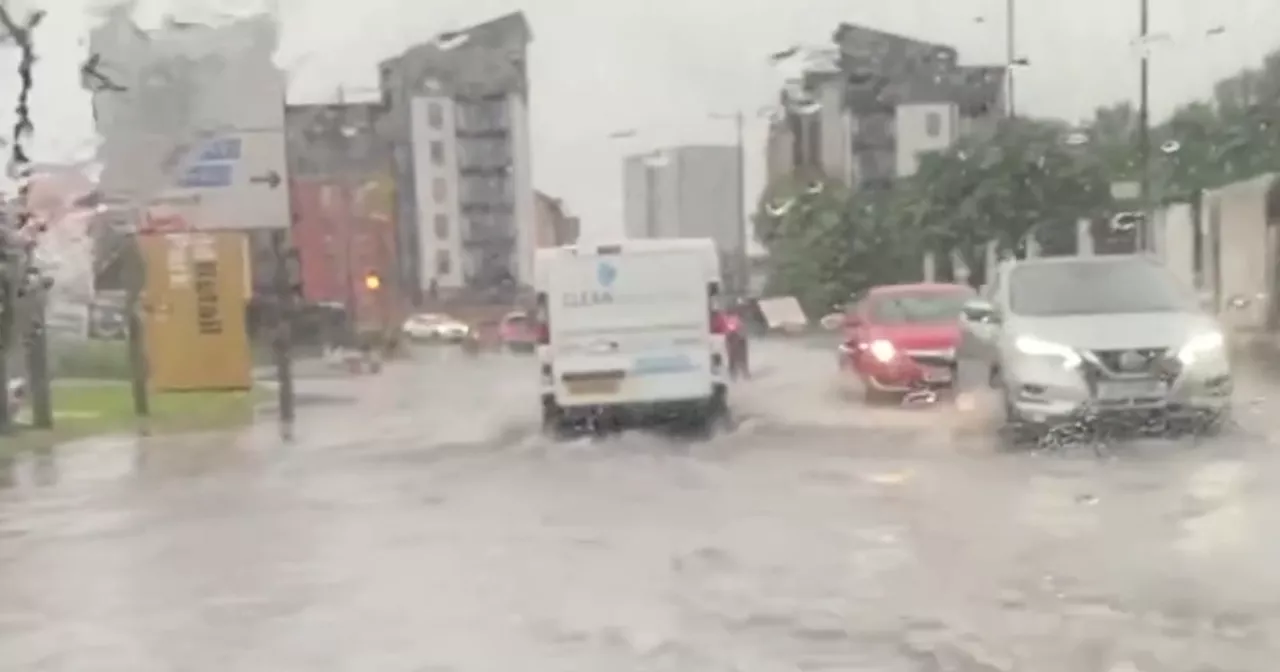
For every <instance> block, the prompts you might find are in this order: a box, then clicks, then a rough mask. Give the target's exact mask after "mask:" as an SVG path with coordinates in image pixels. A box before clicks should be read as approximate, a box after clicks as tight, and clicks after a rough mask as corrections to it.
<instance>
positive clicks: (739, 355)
mask: <svg viewBox="0 0 1280 672" xmlns="http://www.w3.org/2000/svg"><path fill="white" fill-rule="evenodd" d="M724 319H725V349H726V350H727V351H728V353H727V354H728V355H729V375H730V376H732V377H733V378H737V377H738V376H740V375H741V376H743V377H746V378H750V377H751V366H750V358H749V348H748V345H747V327H746V324H745V323H744V322H743V320H742V318H741V317H740V316H739V315H738V314H737V311H736V310H731V311H726V312H725V315H724Z"/></svg>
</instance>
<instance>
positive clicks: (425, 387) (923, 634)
mask: <svg viewBox="0 0 1280 672" xmlns="http://www.w3.org/2000/svg"><path fill="white" fill-rule="evenodd" d="M459 354H460V353H459ZM752 357H753V363H754V365H755V367H756V374H757V375H756V377H755V378H754V379H752V380H751V381H748V382H744V383H741V384H739V385H737V386H736V387H735V389H734V390H733V393H732V403H733V406H734V410H735V414H736V416H737V418H738V420H739V422H738V424H737V426H736V428H734V429H732V430H727V431H724V432H722V433H720V434H718V435H716V436H714V437H712V438H711V439H707V440H699V441H693V440H690V439H687V438H680V437H672V436H666V435H662V434H659V433H653V432H645V431H631V432H625V433H623V434H620V435H618V436H614V437H608V438H605V439H602V440H590V439H581V440H571V441H565V442H551V441H548V440H546V439H544V438H542V437H541V436H540V434H539V432H538V431H537V406H536V388H535V381H536V369H535V365H534V363H533V362H532V361H531V360H530V359H528V358H521V357H514V356H501V355H493V356H486V357H481V358H478V359H470V358H467V357H465V356H456V357H455V356H451V355H450V354H449V353H447V352H444V351H439V352H433V353H432V354H431V355H424V356H422V357H419V358H416V359H414V360H413V361H412V362H407V363H402V364H397V365H394V366H391V367H389V368H388V369H387V370H386V371H385V372H384V373H383V374H381V375H379V376H365V377H357V378H348V379H345V380H339V379H324V378H315V379H308V380H305V381H303V380H301V379H300V388H299V389H300V392H301V391H304V390H305V391H309V392H315V393H320V392H324V391H326V390H328V391H335V390H338V389H342V390H344V392H343V397H344V399H345V401H344V403H341V404H333V405H327V406H323V405H322V406H305V407H301V408H300V409H299V416H298V426H297V436H296V440H295V441H294V442H292V443H282V442H281V441H280V440H279V439H278V437H277V435H276V431H275V427H274V424H273V423H271V422H269V421H264V422H263V423H261V424H260V425H258V426H255V427H253V428H251V429H249V430H246V431H244V432H239V433H236V434H216V435H205V436H191V437H181V438H168V439H163V440H161V439H150V440H146V441H139V440H136V439H128V438H118V439H109V440H93V441H85V442H80V443H79V444H76V445H70V446H65V447H63V448H62V449H60V450H58V451H56V452H55V453H52V454H49V455H42V456H28V457H25V458H23V459H21V460H19V461H18V462H16V463H15V464H13V465H11V466H10V468H9V469H7V470H6V472H5V473H6V474H7V477H8V485H7V487H5V488H4V489H0V568H2V569H0V669H5V670H40V671H45V670H48V671H58V672H61V671H63V670H66V671H68V672H70V671H71V670H75V671H76V672H153V671H154V672H172V671H173V670H182V671H184V672H205V671H213V670H217V671H218V672H240V671H245V672H248V671H255V672H257V671H264V670H270V671H271V672H292V671H294V670H298V671H302V670H306V671H308V672H318V671H319V672H323V671H329V670H333V671H338V670H343V671H345V670H356V669H359V670H370V671H377V672H381V671H383V670H386V671H392V672H395V671H406V672H419V671H427V670H431V671H444V670H457V671H463V670H466V671H471V670H476V671H489V670H493V671H498V670H502V671H504V672H506V671H509V670H513V669H519V670H528V671H531V672H537V671H542V670H546V671H547V672H568V671H573V670H583V671H587V670H590V671H593V672H596V671H604V670H608V671H610V672H612V671H616V670H637V671H639V670H644V671H648V670H653V671H667V670H671V671H675V670H682V671H683V670H722V671H726V672H727V671H729V670H735V671H742V672H745V671H762V672H772V671H779V672H780V671H783V670H786V671H788V672H794V671H795V670H840V671H857V670H876V671H890V672H892V671H897V670H902V671H908V670H909V671H913V672H915V671H930V672H935V671H943V670H946V671H958V672H979V671H981V672H993V671H997V670H1000V671H1005V670H1008V671H1014V670H1018V671H1021V670H1036V671H1038V672H1067V671H1070V672H1079V671H1081V670H1091V671H1092V670H1098V671H1104V672H1121V671H1124V672H1132V671H1133V670H1139V671H1157V670H1158V671H1160V672H1207V671H1209V670H1222V671H1227V670H1230V671H1238V670H1240V671H1243V670H1247V671H1253V670H1258V671H1260V672H1262V671H1268V672H1269V670H1271V669H1274V663H1273V661H1274V660H1277V659H1280V658H1277V654H1278V653H1280V640H1276V639H1275V638H1274V637H1272V636H1271V635H1272V634H1274V633H1275V632H1280V606H1278V604H1280V603H1278V602H1277V599H1276V597H1275V596H1276V595H1280V575H1278V574H1277V573H1276V572H1275V571H1274V569H1273V568H1274V567H1275V566H1276V564H1277V562H1278V561H1280V542H1277V541H1275V535H1274V534H1272V532H1273V531H1274V530H1275V529H1276V526H1277V524H1278V523H1280V458H1278V457H1277V455H1276V452H1275V450H1274V449H1273V445H1274V444H1275V442H1276V441H1277V440H1280V420H1277V418H1280V415H1277V413H1276V411H1280V402H1276V401H1275V400H1276V399H1280V395H1278V394H1276V391H1277V389H1276V386H1275V382H1274V379H1273V378H1271V377H1269V376H1266V375H1253V376H1249V377H1247V379H1246V381H1245V382H1243V383H1242V387H1243V388H1244V389H1242V390H1241V397H1240V401H1241V412H1240V413H1239V416H1240V426H1239V427H1236V428H1233V429H1232V430H1231V431H1229V432H1227V433H1226V434H1225V435H1223V436H1221V437H1218V438H1214V439H1211V440H1206V441H1201V442H1192V441H1173V440H1141V441H1134V442H1131V443H1128V444H1125V445H1122V446H1115V447H1113V449H1112V450H1110V451H1108V452H1106V453H1105V454H1104V455H1103V456H1102V457H1099V455H1098V454H1097V453H1095V452H1094V451H1092V450H1070V449H1068V450H1062V451H1057V452H1051V453H1005V452H999V451H998V450H997V449H996V442H995V440H994V438H993V436H992V432H991V429H992V425H993V422H994V420H993V417H992V416H991V414H990V413H989V412H988V410H987V409H988V404H985V403H982V402H981V400H980V403H976V404H974V405H973V407H972V408H969V409H967V410H960V409H958V408H957V407H955V406H951V405H940V406H937V407H924V408H912V409H904V408H874V409H867V408H865V407H863V406H862V405H861V404H860V403H859V402H857V401H855V400H854V399H853V398H852V397H851V395H849V394H848V392H849V390H847V389H846V387H847V386H846V384H845V383H846V382H847V381H843V380H841V379H840V378H839V377H838V376H837V374H836V371H835V359H834V353H832V352H831V351H830V350H829V349H828V348H823V347H819V346H817V345H813V344H809V343H807V342H805V341H802V340H784V339H777V340H762V341H760V342H758V343H757V345H756V347H755V350H754V351H753V353H752ZM335 393H336V392H335Z"/></svg>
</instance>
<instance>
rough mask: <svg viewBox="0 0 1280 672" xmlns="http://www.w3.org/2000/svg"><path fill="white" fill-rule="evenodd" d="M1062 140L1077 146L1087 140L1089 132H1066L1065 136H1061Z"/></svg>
mask: <svg viewBox="0 0 1280 672" xmlns="http://www.w3.org/2000/svg"><path fill="white" fill-rule="evenodd" d="M1063 142H1064V143H1065V144H1067V145H1070V146H1072V147H1078V146H1080V145H1083V144H1087V143H1088V142H1089V134H1088V133H1085V132H1084V131H1075V132H1072V133H1068V134H1067V137H1065V138H1063Z"/></svg>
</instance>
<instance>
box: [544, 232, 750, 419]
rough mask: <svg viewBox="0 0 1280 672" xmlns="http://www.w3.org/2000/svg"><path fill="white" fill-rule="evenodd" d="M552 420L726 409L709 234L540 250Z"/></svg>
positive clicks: (710, 415)
mask: <svg viewBox="0 0 1280 672" xmlns="http://www.w3.org/2000/svg"><path fill="white" fill-rule="evenodd" d="M535 267H536V270H535V274H536V280H535V286H536V289H537V319H538V321H539V328H538V331H539V333H538V337H539V345H538V358H539V361H540V364H541V376H542V383H541V394H542V416H543V424H544V426H546V427H547V428H548V429H553V430H554V429H560V428H562V427H563V426H565V425H570V424H574V423H577V422H582V421H584V420H592V421H596V422H599V421H604V422H608V423H611V424H622V423H628V422H634V421H641V420H647V419H650V418H651V417H653V416H658V417H664V416H669V415H671V414H681V415H687V416H690V417H691V419H693V420H695V421H696V422H698V423H702V424H705V425H706V426H708V427H709V426H710V425H711V423H712V422H714V421H715V420H716V419H717V418H719V417H720V416H721V415H722V414H724V412H725V411H726V410H727V394H728V392H727V389H728V388H727V381H726V376H727V371H728V360H727V359H726V353H725V339H724V329H723V324H722V322H721V320H720V316H719V314H718V313H717V310H716V308H717V304H718V303H719V296H720V258H719V255H718V254H717V252H716V248H715V244H714V243H713V242H712V241H711V240H710V239H701V238H700V239H658V240H626V241H622V242H619V243H612V244H602V245H581V246H566V247H559V248H550V249H542V250H538V253H537V259H536V264H535Z"/></svg>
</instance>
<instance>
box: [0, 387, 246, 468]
mask: <svg viewBox="0 0 1280 672" xmlns="http://www.w3.org/2000/svg"><path fill="white" fill-rule="evenodd" d="M267 396H269V393H268V392H267V391H265V390H259V389H255V390H251V391H196V392H152V394H151V417H150V419H149V420H150V421H149V426H150V429H151V433H152V434H153V435H163V434H178V433H183V432H199V431H210V430H217V429H230V428H234V427H240V426H244V425H247V424H249V423H250V422H252V421H253V415H254V407H255V406H256V405H257V404H258V403H259V402H260V401H262V400H264V399H265V398H266V397H267ZM24 414H29V411H27V412H26V413H24ZM53 415H54V417H53V424H54V428H53V429H51V430H36V429H24V430H20V431H19V432H17V433H15V434H12V435H8V436H2V437H0V453H9V452H13V451H21V450H33V449H41V448H49V447H51V446H54V445H57V444H59V443H63V442H66V441H71V440H74V439H81V438H86V437H90V436H96V435H100V434H113V433H121V432H130V431H133V430H134V429H135V428H136V427H137V426H138V421H137V418H135V417H134V415H133V394H132V392H131V389H130V387H129V384H128V383H125V382H117V381H102V382H95V383H67V384H57V383H55V384H54V387H53Z"/></svg>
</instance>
